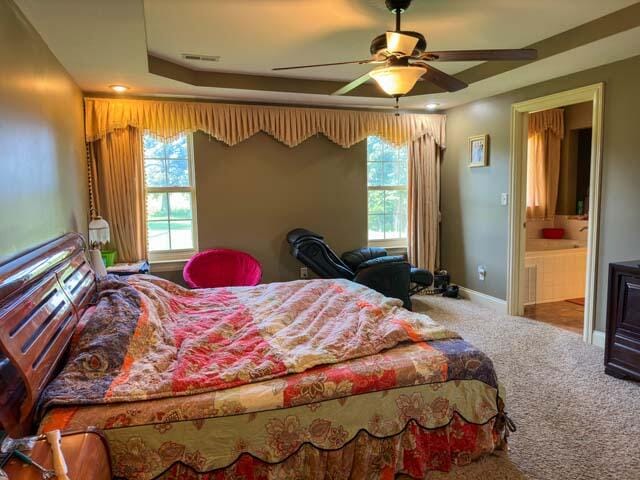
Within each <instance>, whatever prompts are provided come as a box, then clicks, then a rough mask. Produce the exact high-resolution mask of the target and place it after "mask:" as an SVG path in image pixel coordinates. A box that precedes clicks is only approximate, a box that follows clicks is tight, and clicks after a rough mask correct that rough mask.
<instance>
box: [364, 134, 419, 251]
mask: <svg viewBox="0 0 640 480" xmlns="http://www.w3.org/2000/svg"><path fill="white" fill-rule="evenodd" d="M383 141H384V140H383ZM407 162H408V159H407ZM369 163H372V162H369V153H368V152H367V242H368V245H369V246H370V247H384V248H407V245H408V243H409V239H408V238H407V237H404V238H386V239H370V238H369V192H371V191H376V190H377V191H380V190H404V191H408V189H409V185H408V178H407V185H389V186H385V185H375V186H374V185H372V186H370V185H369ZM378 163H389V162H378ZM383 217H384V214H383ZM408 220H409V212H408V211H407V221H408Z"/></svg>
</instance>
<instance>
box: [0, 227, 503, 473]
mask: <svg viewBox="0 0 640 480" xmlns="http://www.w3.org/2000/svg"><path fill="white" fill-rule="evenodd" d="M29 255H30V256H29ZM29 255H28V256H26V257H24V256H23V257H21V258H19V259H16V260H14V261H13V262H10V263H9V266H7V265H4V266H0V320H1V321H2V323H0V346H2V350H3V353H4V356H5V357H6V359H5V361H4V362H0V366H2V369H0V378H1V379H4V382H5V383H6V386H7V387H8V388H7V389H6V390H7V391H11V392H13V393H12V394H11V395H9V394H6V395H3V398H1V399H0V401H2V402H3V403H2V411H3V414H2V417H0V421H2V424H3V425H5V426H6V427H7V428H9V429H12V430H13V431H18V430H19V431H28V430H30V429H32V428H33V425H35V424H38V425H39V427H38V428H39V430H40V431H47V430H49V429H52V428H61V429H63V430H76V429H83V428H86V427H88V426H96V427H98V428H100V429H102V430H103V432H104V435H105V436H106V438H107V440H108V443H109V445H110V448H111V455H112V461H113V467H114V472H115V474H116V475H117V476H120V477H123V478H129V479H136V480H146V479H154V478H161V479H165V480H166V479H182V480H184V479H217V478H238V479H271V478H304V479H316V478H318V479H320V478H393V477H394V476H395V475H396V474H398V473H404V474H406V475H409V476H410V477H413V478H423V477H425V476H426V475H427V473H428V472H429V471H432V470H441V471H448V470H449V469H451V468H452V466H454V465H465V464H468V463H470V462H471V461H473V460H475V459H477V458H479V457H481V456H483V455H486V454H489V453H491V452H493V451H494V450H496V449H501V448H503V447H504V446H505V440H506V435H507V429H506V422H507V420H508V419H507V418H506V416H505V414H504V404H503V398H504V394H503V392H502V391H501V388H500V385H499V384H498V382H497V379H496V375H495V371H494V369H493V365H492V363H491V361H490V359H489V358H487V357H486V355H484V354H483V353H482V352H480V351H479V350H478V349H476V348H475V347H473V346H472V345H470V344H468V343H466V342H465V341H464V340H462V339H461V338H459V337H458V336H457V335H456V334H455V333H454V332H451V331H449V330H447V329H446V328H444V327H442V326H440V325H438V324H436V323H435V322H433V321H431V320H430V319H429V317H427V316H424V315H420V314H415V313H411V312H408V311H406V310H404V309H402V308H400V306H399V301H397V300H392V299H388V298H386V297H383V296H382V295H380V294H378V293H377V292H374V291H372V290H370V289H368V288H366V287H363V286H359V285H357V284H354V283H352V282H348V281H346V280H314V281H299V282H286V283H273V284H266V285H259V286H256V287H234V288H226V289H211V290H197V291H194V290H186V289H183V288H181V287H179V286H177V285H175V284H173V283H171V282H168V281H165V280H162V279H158V278H156V277H153V276H132V277H128V278H127V279H126V280H124V279H118V278H115V277H108V278H107V279H104V280H101V281H97V280H96V279H95V276H94V275H93V272H92V271H91V269H90V267H89V266H88V265H87V264H86V262H85V261H84V255H83V242H82V239H81V237H79V236H77V235H67V236H65V237H62V238H61V239H58V240H56V241H54V242H52V243H51V244H49V245H45V246H43V247H42V248H41V249H39V250H37V251H36V252H31V253H30V254H29ZM16 278H19V280H16ZM12 279H13V280H12ZM52 292H53V293H52ZM96 292H97V295H96ZM25 329H26V330H25ZM25 332H27V333H25ZM34 332H35V333H34ZM17 336H20V339H19V341H18V340H17V339H16V337H17ZM34 338H35V340H34ZM25 345H27V347H28V348H26V350H25ZM42 351H45V353H42ZM25 356H26V357H28V358H27V359H25V358H24V357H25ZM34 358H41V359H46V362H47V363H46V364H45V363H44V362H43V361H42V360H40V361H39V362H38V363H37V367H38V369H37V371H36V373H35V374H34V373H33V365H34V362H33V359H34ZM0 360H1V359H0ZM3 372H4V373H3ZM11 372H13V373H16V372H17V374H18V376H17V378H19V379H20V381H18V382H16V381H13V383H12V382H11V380H10V379H11V378H16V377H15V376H14V377H11V375H10V373H11Z"/></svg>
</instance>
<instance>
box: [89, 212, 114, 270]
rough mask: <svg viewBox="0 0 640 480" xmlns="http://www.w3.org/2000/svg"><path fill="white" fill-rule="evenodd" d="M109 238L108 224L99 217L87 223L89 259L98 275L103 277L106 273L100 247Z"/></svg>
mask: <svg viewBox="0 0 640 480" xmlns="http://www.w3.org/2000/svg"><path fill="white" fill-rule="evenodd" d="M109 240H111V236H110V232H109V224H108V223H107V221H106V220H105V219H104V218H102V217H100V216H97V217H94V218H93V219H92V220H91V222H90V223H89V246H90V247H91V249H90V250H89V261H90V262H91V265H92V266H93V269H94V270H95V271H96V274H97V275H98V277H104V276H105V275H106V274H107V269H106V267H105V262H104V260H103V259H102V253H101V252H100V249H101V248H102V247H104V246H105V245H106V244H107V243H109Z"/></svg>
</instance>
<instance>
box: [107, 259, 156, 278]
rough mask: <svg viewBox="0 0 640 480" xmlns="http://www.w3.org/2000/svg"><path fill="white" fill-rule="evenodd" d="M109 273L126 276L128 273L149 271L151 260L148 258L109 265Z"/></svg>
mask: <svg viewBox="0 0 640 480" xmlns="http://www.w3.org/2000/svg"><path fill="white" fill-rule="evenodd" d="M107 273H111V274H113V275H120V276H123V277H126V276H128V275H134V274H136V273H145V274H146V273H149V262H148V261H146V260H140V261H139V262H134V263H116V264H115V265H112V266H110V267H107Z"/></svg>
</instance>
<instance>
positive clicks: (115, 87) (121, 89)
mask: <svg viewBox="0 0 640 480" xmlns="http://www.w3.org/2000/svg"><path fill="white" fill-rule="evenodd" d="M109 88H110V89H111V90H113V91H114V92H118V93H122V92H126V91H127V90H129V87H126V86H124V85H109Z"/></svg>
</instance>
